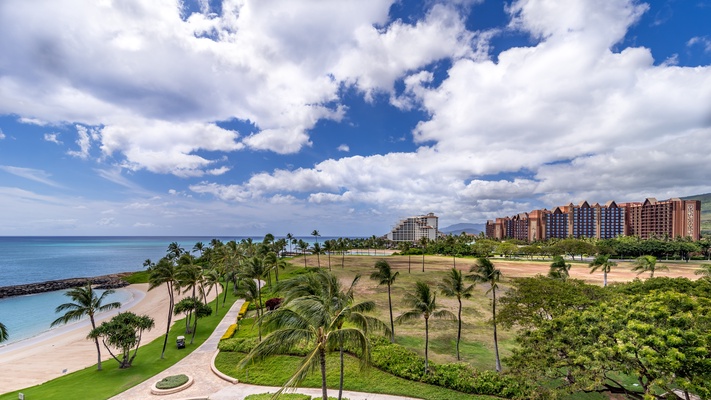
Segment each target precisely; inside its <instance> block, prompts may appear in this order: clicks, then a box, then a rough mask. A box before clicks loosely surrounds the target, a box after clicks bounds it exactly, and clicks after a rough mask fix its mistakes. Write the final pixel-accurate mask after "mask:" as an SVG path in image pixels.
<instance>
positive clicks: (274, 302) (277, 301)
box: [264, 297, 283, 311]
mask: <svg viewBox="0 0 711 400" xmlns="http://www.w3.org/2000/svg"><path fill="white" fill-rule="evenodd" d="M282 300H283V299H282V298H280V297H274V298H271V299H269V300H267V302H266V303H264V306H265V307H266V308H267V311H273V310H276V309H277V308H279V306H280V305H281V302H282Z"/></svg>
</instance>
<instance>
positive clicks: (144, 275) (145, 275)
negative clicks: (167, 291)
mask: <svg viewBox="0 0 711 400" xmlns="http://www.w3.org/2000/svg"><path fill="white" fill-rule="evenodd" d="M150 276H151V271H137V272H134V273H132V274H131V275H129V276H127V277H125V278H123V280H124V281H126V282H128V283H129V284H131V285H133V284H134V283H148V279H149V278H150Z"/></svg>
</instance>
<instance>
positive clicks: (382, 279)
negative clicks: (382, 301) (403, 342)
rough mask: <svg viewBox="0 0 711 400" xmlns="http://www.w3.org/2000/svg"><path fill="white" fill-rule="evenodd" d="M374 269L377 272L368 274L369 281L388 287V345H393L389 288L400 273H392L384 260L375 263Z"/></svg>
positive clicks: (393, 330) (393, 331)
mask: <svg viewBox="0 0 711 400" xmlns="http://www.w3.org/2000/svg"><path fill="white" fill-rule="evenodd" d="M375 268H377V269H378V270H377V271H375V272H373V273H372V274H370V279H372V280H374V281H378V285H387V287H388V310H389V311H390V343H395V322H394V319H393V301H392V296H391V287H392V284H393V282H395V278H397V276H398V275H399V274H400V272H399V271H398V272H394V273H393V270H392V268H391V267H390V263H388V262H387V261H385V260H378V261H376V262H375Z"/></svg>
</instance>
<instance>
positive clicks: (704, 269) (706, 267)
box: [694, 264, 711, 278]
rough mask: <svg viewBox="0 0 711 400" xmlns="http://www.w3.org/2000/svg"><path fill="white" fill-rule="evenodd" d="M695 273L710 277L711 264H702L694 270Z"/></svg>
mask: <svg viewBox="0 0 711 400" xmlns="http://www.w3.org/2000/svg"><path fill="white" fill-rule="evenodd" d="M694 274H696V275H702V276H703V277H705V278H711V264H702V265H701V266H700V267H699V269H697V270H696V271H694Z"/></svg>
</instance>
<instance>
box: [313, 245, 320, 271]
mask: <svg viewBox="0 0 711 400" xmlns="http://www.w3.org/2000/svg"><path fill="white" fill-rule="evenodd" d="M311 253H312V254H316V262H317V265H318V267H319V268H321V245H320V244H318V243H314V245H313V247H311Z"/></svg>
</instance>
